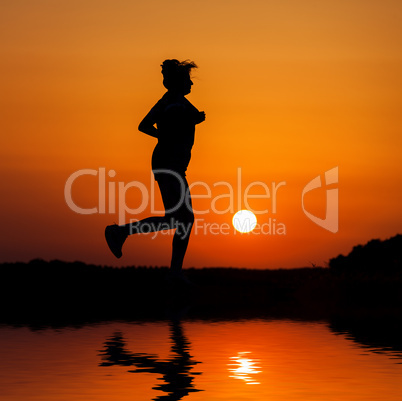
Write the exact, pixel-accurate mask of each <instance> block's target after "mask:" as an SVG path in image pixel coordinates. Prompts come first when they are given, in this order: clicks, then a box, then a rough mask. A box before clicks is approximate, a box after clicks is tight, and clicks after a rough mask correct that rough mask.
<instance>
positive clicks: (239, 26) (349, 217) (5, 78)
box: [0, 0, 402, 268]
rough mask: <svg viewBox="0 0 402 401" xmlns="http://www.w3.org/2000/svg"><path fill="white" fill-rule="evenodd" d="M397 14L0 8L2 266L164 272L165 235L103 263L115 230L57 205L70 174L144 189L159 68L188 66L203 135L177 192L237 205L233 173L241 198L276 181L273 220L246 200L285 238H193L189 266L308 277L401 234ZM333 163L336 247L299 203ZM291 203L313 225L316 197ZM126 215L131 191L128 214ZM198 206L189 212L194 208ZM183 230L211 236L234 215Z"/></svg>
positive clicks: (352, 9) (233, 5)
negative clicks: (86, 265)
mask: <svg viewBox="0 0 402 401" xmlns="http://www.w3.org/2000/svg"><path fill="white" fill-rule="evenodd" d="M401 12H402V4H401V3H400V2H399V1H396V0H395V1H382V2H374V1H367V0H364V1H363V0H361V1H356V0H354V1H353V0H352V1H350V0H349V1H338V0H337V1H332V0H331V1H326V2H317V1H303V2H300V1H296V0H294V1H290V0H283V1H262V0H261V1H257V0H251V1H247V2H246V1H233V0H231V1H214V2H212V1H205V2H195V1H171V2H168V3H166V2H163V1H159V0H153V1H148V2H139V1H133V0H130V1H128V0H117V1H113V2H112V1H105V2H99V1H95V0H93V1H90V0H80V1H78V0H73V1H72V0H69V1H63V0H62V1H57V2H54V1H52V0H47V1H46V0H38V1H35V2H32V1H28V0H16V1H13V2H7V3H4V2H3V4H2V5H1V6H0V31H1V32H0V33H1V37H2V41H1V44H0V52H1V60H2V61H1V64H0V70H1V78H0V79H1V89H2V90H1V92H2V96H1V98H0V102H1V107H0V113H1V118H0V127H1V132H2V146H1V148H0V156H1V161H0V164H1V169H0V171H1V173H0V174H1V175H2V177H1V179H2V185H1V221H2V226H3V228H2V230H1V243H2V251H1V261H16V260H20V261H27V260H30V259H32V258H36V257H40V258H44V259H54V258H58V259H64V260H83V261H85V262H90V263H97V264H113V265H131V264H137V265H168V263H169V260H170V256H169V255H170V241H171V237H168V236H166V235H162V236H159V237H157V238H156V239H151V238H150V237H149V236H148V237H147V236H143V237H139V236H136V237H132V238H129V240H128V242H127V244H126V245H125V247H124V256H123V258H122V259H120V260H117V259H114V257H113V255H112V254H111V253H110V251H109V250H108V249H107V248H106V245H105V241H104V238H103V231H104V227H105V225H106V224H111V223H112V222H113V221H117V218H118V216H117V215H116V214H109V213H106V214H92V215H80V214H77V213H74V212H73V211H72V210H70V209H69V208H68V206H67V205H66V202H65V200H64V186H65V183H66V180H67V178H68V177H69V176H70V175H71V174H72V173H74V172H75V171H77V170H80V169H93V170H98V169H99V168H105V169H106V171H109V170H111V169H113V170H114V171H115V172H116V176H115V177H114V178H108V182H107V184H108V183H109V182H116V183H118V182H124V183H128V182H130V181H134V180H136V181H141V182H143V183H145V184H146V185H147V186H148V187H149V177H150V158H151V154H152V149H153V147H154V146H155V139H154V138H151V137H148V136H146V135H144V134H141V133H139V132H138V131H137V127H138V123H139V122H140V121H141V119H142V118H143V117H144V115H145V114H146V113H147V112H148V110H149V109H150V108H151V107H152V106H153V104H154V103H155V102H156V101H157V100H158V99H159V98H160V97H161V96H162V95H163V93H164V88H163V86H162V79H161V78H162V76H161V73H160V64H161V62H162V61H163V60H164V59H166V58H178V59H192V60H194V61H195V62H196V63H197V64H198V65H199V67H200V68H199V69H198V70H197V71H196V72H195V76H194V80H193V81H194V86H193V92H192V93H191V94H190V95H189V96H188V99H189V100H190V101H191V102H192V103H193V104H194V105H195V106H196V107H198V108H199V109H200V110H205V112H206V113H207V120H206V121H205V122H204V123H202V124H201V125H199V126H197V132H196V143H195V146H194V149H193V156H192V161H191V163H190V166H189V169H188V173H187V177H188V180H189V182H190V183H191V182H196V181H204V182H206V183H207V184H208V185H209V186H211V188H213V184H214V183H217V182H220V181H226V182H229V183H230V184H231V185H233V187H234V188H235V192H236V193H237V190H238V187H237V183H236V177H237V172H238V168H240V169H241V171H242V181H243V187H242V189H243V190H244V188H245V187H246V186H247V185H248V184H250V183H252V182H254V181H261V182H264V183H266V184H267V185H268V186H269V187H271V184H272V182H276V183H279V182H283V181H285V182H286V185H284V186H283V187H282V188H280V189H279V191H278V197H277V212H276V213H275V214H273V213H272V210H271V206H272V205H271V201H270V200H269V199H265V200H264V199H262V200H261V199H259V200H253V201H250V205H251V206H252V207H253V204H254V205H256V206H255V207H260V206H264V205H263V204H264V202H267V207H268V209H269V213H265V214H262V215H259V216H258V219H259V222H260V223H261V224H263V223H267V222H268V221H269V218H271V219H273V218H275V219H276V222H280V223H283V224H284V225H285V226H286V235H275V234H264V235H254V234H248V235H240V234H234V233H233V232H231V233H230V234H228V235H213V234H212V233H210V232H207V233H206V234H204V233H200V232H199V233H197V234H196V235H193V236H192V238H191V242H190V245H189V250H188V253H187V256H186V259H185V266H187V267H190V266H195V267H202V266H247V267H255V268H274V267H298V266H309V265H311V264H312V263H314V264H318V265H322V264H324V263H325V262H326V261H328V259H329V258H331V257H334V256H336V255H338V254H339V253H348V252H349V251H350V250H351V248H352V246H354V245H355V244H358V243H365V242H367V241H368V240H370V239H371V238H382V239H385V238H388V237H390V236H393V235H395V234H396V233H398V232H401V222H402V212H401V208H400V204H401V173H402V167H401V163H400V149H401V145H402V143H401V137H400V130H401V120H402V118H401V117H400V110H401V103H402V99H401V93H402V88H401V86H402V82H401V81H402V80H401V76H400V71H401V68H402V57H401V54H402V53H401V50H402V46H401V44H402V43H401V42H402V32H401V31H402V25H401V24H400V18H401ZM336 166H338V167H339V184H338V188H339V231H338V232H337V233H332V232H329V231H326V230H325V229H323V228H322V227H319V226H317V225H316V224H314V223H313V222H312V221H310V220H309V219H308V218H307V216H306V215H305V214H304V213H303V210H302V205H301V194H302V191H303V188H304V186H305V185H306V184H307V183H308V182H309V181H311V180H312V179H313V178H315V177H316V176H318V175H321V176H322V177H323V174H324V172H325V171H327V170H330V169H332V168H333V167H336ZM116 185H117V184H116ZM221 189H222V187H221ZM254 190H255V192H253V193H254V194H257V193H258V188H254ZM193 192H194V194H202V193H203V192H202V189H201V188H200V187H198V188H194V191H193ZM213 195H214V196H215V195H218V193H217V192H216V193H214V194H213ZM158 196H159V195H158ZM73 197H74V200H75V201H76V203H77V204H79V205H80V206H81V207H95V206H97V197H98V193H97V178H96V177H90V176H88V177H85V178H82V180H81V179H80V180H77V181H76V183H75V184H74V186H73ZM304 200H305V207H306V209H307V210H308V211H309V212H310V213H313V214H314V215H317V216H320V217H321V218H323V217H324V215H325V189H324V188H322V189H316V190H314V191H312V192H310V193H308V194H307V195H306V196H305V199H304ZM136 202H137V203H138V202H139V199H138V196H137V193H136V192H135V190H132V191H128V192H127V204H128V205H131V207H134V206H135V205H136V204H137V203H136ZM222 202H224V201H222ZM253 202H254V203H253ZM235 203H236V206H237V200H236V201H235ZM222 205H223V203H222ZM205 206H208V200H202V199H195V200H194V207H195V209H196V210H197V208H198V209H203V208H205ZM222 207H223V206H222ZM242 207H244V204H243V205H242ZM148 215H149V210H145V211H144V212H143V213H142V214H141V215H140V216H128V217H137V218H138V217H139V218H141V217H146V216H148ZM196 218H197V219H199V221H200V222H201V220H200V219H202V224H203V225H204V226H205V225H206V224H212V223H217V224H219V225H222V224H225V223H228V224H230V222H231V218H232V214H231V213H230V212H228V213H225V214H221V215H217V214H215V213H208V214H203V215H196ZM201 231H202V230H201Z"/></svg>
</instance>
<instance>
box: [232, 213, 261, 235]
mask: <svg viewBox="0 0 402 401" xmlns="http://www.w3.org/2000/svg"><path fill="white" fill-rule="evenodd" d="M232 223H233V227H234V228H235V229H236V230H237V231H239V232H241V233H248V232H250V231H253V230H254V228H255V226H256V225H257V217H255V214H254V213H253V212H250V211H249V210H239V211H238V212H237V213H236V214H235V215H234V216H233V220H232Z"/></svg>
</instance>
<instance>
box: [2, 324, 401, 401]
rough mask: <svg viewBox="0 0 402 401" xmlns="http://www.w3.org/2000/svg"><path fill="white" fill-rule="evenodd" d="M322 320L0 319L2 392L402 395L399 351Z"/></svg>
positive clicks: (154, 396)
mask: <svg viewBox="0 0 402 401" xmlns="http://www.w3.org/2000/svg"><path fill="white" fill-rule="evenodd" d="M367 338H368V340H367V341H366V342H365V343H362V342H359V341H357V340H356V339H355V338H354V335H353V332H348V331H347V330H343V331H337V330H335V329H334V328H333V325H330V324H329V323H327V322H303V321H292V320H262V319H261V320H260V319H253V320H240V321H215V322H211V321H200V320H198V321H191V320H181V321H180V320H179V319H171V320H168V321H160V322H131V323H128V322H111V323H105V324H97V325H88V326H84V327H81V328H62V329H57V330H55V329H43V330H37V331H33V330H31V329H29V328H26V327H17V328H15V327H10V326H1V327H0V343H1V348H0V399H1V400H2V401H3V400H5V401H9V400H10V401H11V400H13V401H14V400H21V401H22V400H24V401H31V400H41V401H47V400H52V401H61V400H68V401H78V400H85V401H90V400H97V401H103V400H113V401H123V400H124V401H129V400H130V401H133V400H138V401H149V400H180V399H183V400H188V401H196V400H212V401H213V400H231V401H236V400H239V401H240V400H270V401H276V400H281V401H293V400H299V401H302V400H303V401H305V400H310V401H314V400H317V401H318V400H319V401H323V400H325V401H331V400H334V401H335V400H336V401H338V400H354V401H357V400H361V401H370V400H372V401H376V400H378V401H394V400H395V401H396V400H398V401H400V400H401V399H402V364H401V362H402V359H401V356H400V353H399V352H398V350H397V349H394V348H393V347H392V346H386V344H385V345H384V346H383V347H380V346H378V344H375V345H374V342H372V345H370V336H368V337H367Z"/></svg>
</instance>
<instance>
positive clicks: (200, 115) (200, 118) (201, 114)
mask: <svg viewBox="0 0 402 401" xmlns="http://www.w3.org/2000/svg"><path fill="white" fill-rule="evenodd" d="M203 121H205V111H199V112H198V116H197V117H196V119H195V123H196V124H199V123H202V122H203Z"/></svg>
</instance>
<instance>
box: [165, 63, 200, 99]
mask: <svg viewBox="0 0 402 401" xmlns="http://www.w3.org/2000/svg"><path fill="white" fill-rule="evenodd" d="M161 67H162V75H163V85H164V87H165V88H166V89H167V90H168V91H172V92H178V93H180V94H182V95H187V94H189V93H190V92H191V85H192V84H193V82H192V81H191V78H190V74H191V70H192V69H193V68H197V65H196V64H195V63H194V62H193V61H189V60H185V61H179V60H176V59H172V60H165V61H164V62H163V63H162V65H161Z"/></svg>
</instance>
